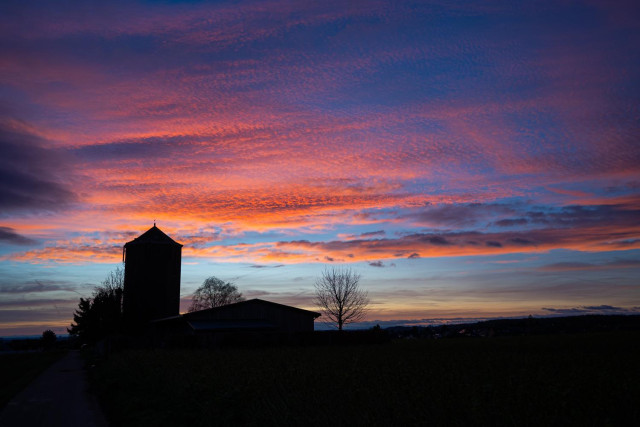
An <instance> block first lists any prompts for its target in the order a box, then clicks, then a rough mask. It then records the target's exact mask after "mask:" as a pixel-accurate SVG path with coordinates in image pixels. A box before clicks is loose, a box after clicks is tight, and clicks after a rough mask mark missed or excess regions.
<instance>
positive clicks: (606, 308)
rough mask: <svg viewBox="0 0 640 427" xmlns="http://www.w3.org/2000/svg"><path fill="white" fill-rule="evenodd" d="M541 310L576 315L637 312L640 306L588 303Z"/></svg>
mask: <svg viewBox="0 0 640 427" xmlns="http://www.w3.org/2000/svg"><path fill="white" fill-rule="evenodd" d="M542 310H545V311H548V312H551V313H553V314H560V315H576V314H637V313H640V307H631V308H624V307H616V306H612V305H607V304H602V305H590V306H580V307H570V308H553V307H543V308H542Z"/></svg>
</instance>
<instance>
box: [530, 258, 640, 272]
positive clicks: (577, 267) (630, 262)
mask: <svg viewBox="0 0 640 427" xmlns="http://www.w3.org/2000/svg"><path fill="white" fill-rule="evenodd" d="M620 268H640V260H636V259H618V260H615V261H610V262H603V263H587V262H557V263H553V264H547V265H543V266H541V267H539V268H538V270H540V271H548V272H566V271H588V270H612V269H620Z"/></svg>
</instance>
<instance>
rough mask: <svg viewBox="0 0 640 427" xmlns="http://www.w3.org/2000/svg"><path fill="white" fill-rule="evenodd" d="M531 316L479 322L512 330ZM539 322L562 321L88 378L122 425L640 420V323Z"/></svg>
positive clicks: (143, 363) (162, 360)
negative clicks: (523, 330) (479, 334)
mask: <svg viewBox="0 0 640 427" xmlns="http://www.w3.org/2000/svg"><path fill="white" fill-rule="evenodd" d="M530 320H531V319H522V320H502V321H497V322H484V323H489V324H490V325H494V327H496V326H495V324H496V323H498V324H501V325H503V326H505V327H507V325H509V326H508V328H509V329H512V330H517V329H518V327H519V325H520V324H521V323H523V322H525V323H526V322H527V321H530ZM533 320H534V321H535V322H536V323H539V324H544V325H551V324H559V325H564V326H560V327H559V330H558V333H552V332H551V331H550V330H549V329H547V328H543V329H544V333H542V332H543V330H542V329H541V330H537V331H534V332H532V333H531V334H527V335H522V334H520V331H518V333H516V334H515V335H514V334H511V335H508V336H496V337H494V338H473V337H465V338H443V339H428V338H390V339H389V340H388V341H387V342H382V343H377V344H376V343H374V344H363V343H357V344H352V345H349V344H348V343H342V344H334V345H311V346H282V347H257V348H256V347H250V346H245V347H244V348H238V347H231V348H224V349H214V350H194V349H139V350H127V351H122V352H120V353H117V354H111V355H109V357H108V358H107V359H98V360H95V361H94V362H93V363H95V366H94V367H92V368H91V370H90V378H91V384H92V386H93V387H94V390H95V392H96V393H97V394H98V396H99V398H100V400H101V402H102V403H103V405H104V409H105V412H106V413H107V416H108V419H109V420H110V422H112V424H113V425H116V426H139V425H148V426H152V425H166V426H169V425H174V426H175V425H189V426H208V425H418V424H420V425H427V424H428V425H532V426H533V425H631V424H633V423H634V422H637V421H638V420H640V409H639V407H638V405H637V402H638V401H639V399H640V384H639V382H638V364H637V361H638V360H640V350H639V349H638V346H637V342H638V339H639V338H640V327H639V326H640V316H628V317H622V316H621V317H618V316H612V317H609V316H597V317H595V318H594V317H576V318H556V319H533ZM576 325H581V326H579V327H577V329H578V330H580V329H582V330H581V331H577V330H576V328H574V326H576ZM594 325H601V326H594ZM603 325H607V326H603ZM472 326H477V327H479V328H481V329H482V328H484V327H485V326H487V325H483V324H482V323H481V324H476V325H472ZM446 328H447V329H451V328H450V327H446ZM457 328H459V326H456V329H457ZM607 328H608V329H609V330H605V329H607ZM429 329H434V330H436V331H437V330H442V329H443V327H435V328H424V329H423V331H427V330H429ZM496 329H499V327H497V328H496ZM590 329H591V331H589V330H590ZM358 333H360V334H366V333H370V331H361V332H355V334H356V335H357V334H358ZM379 333H382V334H385V335H386V332H385V331H384V330H383V331H382V332H379ZM346 334H349V332H346ZM373 334H374V335H375V332H374V333H373ZM425 336H426V335H425ZM432 336H433V334H432ZM347 340H348V338H347ZM372 341H373V340H372Z"/></svg>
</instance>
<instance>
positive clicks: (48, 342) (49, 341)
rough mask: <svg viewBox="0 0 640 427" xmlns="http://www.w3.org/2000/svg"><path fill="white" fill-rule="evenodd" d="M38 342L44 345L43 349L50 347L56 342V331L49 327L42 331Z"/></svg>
mask: <svg viewBox="0 0 640 427" xmlns="http://www.w3.org/2000/svg"><path fill="white" fill-rule="evenodd" d="M40 342H41V343H42V347H44V349H45V350H48V349H50V348H51V347H53V346H54V345H55V344H56V333H55V332H53V331H52V330H51V329H47V330H46V331H44V332H43V333H42V337H41V338H40Z"/></svg>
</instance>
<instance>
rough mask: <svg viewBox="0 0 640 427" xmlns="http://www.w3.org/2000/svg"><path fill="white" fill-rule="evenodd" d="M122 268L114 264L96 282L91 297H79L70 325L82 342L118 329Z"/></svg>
mask: <svg viewBox="0 0 640 427" xmlns="http://www.w3.org/2000/svg"><path fill="white" fill-rule="evenodd" d="M123 292H124V270H123V269H122V268H121V267H117V268H116V269H115V270H113V271H111V272H109V274H108V275H107V277H106V278H105V279H104V280H103V281H102V283H101V285H100V286H97V287H96V288H95V289H94V291H93V294H92V297H91V298H80V302H79V303H78V309H77V310H76V311H75V313H74V315H73V321H74V322H75V324H74V323H72V324H71V327H70V328H67V332H69V334H70V335H72V336H77V337H79V338H80V340H81V341H82V342H87V343H95V342H96V341H99V340H100V339H102V338H104V337H106V336H107V335H112V334H116V333H119V332H121V331H122V326H123V323H122V295H123Z"/></svg>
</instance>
